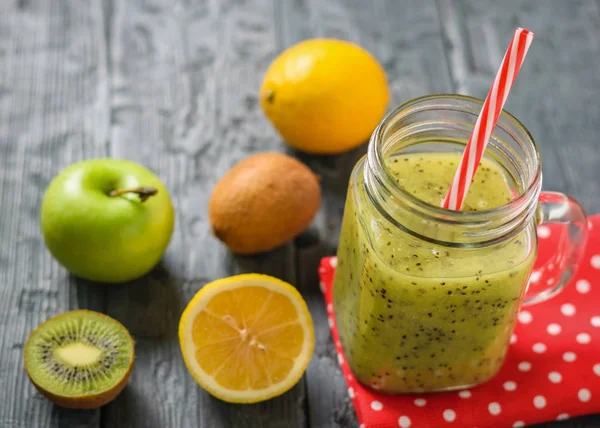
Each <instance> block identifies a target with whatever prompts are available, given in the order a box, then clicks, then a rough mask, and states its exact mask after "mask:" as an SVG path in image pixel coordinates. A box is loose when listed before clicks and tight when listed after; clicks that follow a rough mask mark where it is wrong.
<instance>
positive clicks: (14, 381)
mask: <svg viewBox="0 0 600 428" xmlns="http://www.w3.org/2000/svg"><path fill="white" fill-rule="evenodd" d="M99 5H100V3H98V2H95V3H92V4H90V5H84V3H82V2H81V3H80V2H72V3H67V2H60V1H47V2H46V1H44V2H15V1H8V2H2V3H1V4H0V189H1V190H0V192H1V193H0V207H1V211H2V212H1V215H0V217H1V220H0V239H1V241H2V245H0V386H1V387H0V403H1V404H0V427H10V428H17V427H19V428H21V427H22V428H25V427H40V428H46V427H53V428H54V427H79V428H95V427H99V426H100V412H99V411H81V412H76V411H68V410H64V409H61V408H59V407H54V406H52V405H51V404H50V403H49V402H48V401H46V400H45V399H44V398H42V397H41V395H40V394H39V393H37V391H36V390H35V389H34V388H33V387H32V386H31V384H30V383H29V381H28V380H27V377H26V376H25V373H24V370H23V364H22V359H23V357H22V351H23V345H24V342H25V340H26V338H27V336H28V334H29V332H30V331H31V330H32V329H33V328H34V327H35V326H36V325H38V324H39V323H40V322H42V321H44V320H45V319H47V318H49V317H50V316H52V315H55V314H56V313H59V312H64V311H66V310H68V309H72V308H76V307H79V306H83V307H92V308H95V309H97V310H103V309H104V289H103V287H97V286H87V285H86V284H84V283H83V281H79V280H76V279H74V278H70V277H69V276H68V275H67V274H66V273H65V272H64V270H63V269H60V268H59V267H58V266H57V265H56V263H55V262H53V261H52V259H51V257H50V255H49V253H48V252H47V251H46V249H45V247H44V243H43V240H42V237H41V233H40V229H39V219H38V210H39V206H40V202H41V199H42V195H43V192H44V189H45V187H46V185H47V184H48V182H49V181H50V179H51V178H52V177H53V176H54V175H55V174H56V173H57V172H58V171H59V170H60V169H61V168H62V167H65V166H67V165H68V164H70V163H72V162H74V161H76V160H79V159H82V158H84V157H98V156H105V155H106V154H107V153H106V148H107V142H108V116H107V113H108V104H107V99H106V93H107V91H106V90H107V87H106V85H105V83H104V82H105V80H104V78H105V76H106V67H105V56H104V52H103V48H104V46H103V40H104V38H103V34H102V32H103V27H102V13H101V12H102V11H101V9H100V8H99Z"/></svg>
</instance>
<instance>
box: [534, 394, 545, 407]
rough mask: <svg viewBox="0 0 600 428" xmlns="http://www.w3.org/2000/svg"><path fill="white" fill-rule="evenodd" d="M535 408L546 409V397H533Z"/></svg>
mask: <svg viewBox="0 0 600 428" xmlns="http://www.w3.org/2000/svg"><path fill="white" fill-rule="evenodd" d="M533 406H534V407H535V408H536V409H543V408H544V407H546V397H544V396H543V395H536V396H535V397H533Z"/></svg>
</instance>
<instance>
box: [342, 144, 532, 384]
mask: <svg viewBox="0 0 600 428" xmlns="http://www.w3.org/2000/svg"><path fill="white" fill-rule="evenodd" d="M459 161H460V154H458V153H422V154H409V155H397V156H392V157H390V158H388V159H387V160H386V162H385V163H386V167H387V171H388V173H389V174H390V175H391V176H392V177H393V178H394V179H395V180H396V182H397V184H398V186H400V187H401V188H403V189H404V190H405V191H406V192H409V193H412V194H413V195H415V196H416V197H418V198H419V199H421V200H423V201H425V202H428V203H430V204H432V205H436V206H440V205H441V201H442V199H443V197H444V195H445V193H446V191H447V189H448V187H449V185H450V182H451V180H452V177H453V175H454V172H455V171H456V168H457V165H458V162H459ZM355 175H356V177H355V178H353V180H355V185H354V186H353V185H351V186H350V190H349V192H348V197H347V200H346V208H345V212H344V220H343V224H342V231H341V236H340V245H339V249H338V266H337V272H336V277H335V282H334V289H333V299H334V308H335V316H336V322H337V327H338V331H339V335H340V339H341V342H342V346H343V348H344V352H345V355H346V359H347V360H348V363H349V365H350V368H351V369H352V371H353V373H354V375H355V377H356V378H357V379H358V380H359V381H360V382H361V383H363V384H365V385H367V386H369V387H371V388H373V389H376V390H381V391H385V392H389V393H406V392H421V391H438V390H447V389H456V388H462V387H466V386H469V385H474V384H478V383H481V382H484V381H486V380H488V379H489V378H491V377H492V376H493V375H494V374H495V373H496V372H497V371H498V370H499V368H500V366H501V364H502V361H503V359H504V355H505V353H506V350H507V348H508V344H509V339H510V335H511V332H512V328H513V326H514V321H515V319H516V315H517V312H518V309H519V305H520V303H521V299H522V297H523V293H524V289H525V286H526V284H527V280H528V277H529V274H530V272H531V269H532V265H533V261H534V259H535V253H536V251H535V250H536V244H535V235H534V233H533V232H532V230H531V229H532V228H526V229H524V230H522V231H521V232H519V233H518V234H516V235H515V236H512V237H509V238H508V239H505V240H503V241H502V242H501V243H498V244H494V245H491V246H486V247H476V248H470V247H469V246H451V245H443V244H441V243H437V242H435V241H426V240H424V239H419V238H418V237H415V236H413V235H411V234H409V233H406V231H403V230H401V229H400V228H398V227H396V226H393V225H392V224H391V223H385V221H384V220H383V219H382V220H381V221H379V222H378V221H375V220H373V219H374V218H375V217H376V216H375V215H374V214H373V210H374V209H375V208H374V207H373V206H372V205H371V204H369V202H367V201H368V195H367V194H366V190H365V186H364V182H363V177H362V176H361V175H360V174H355ZM509 178H510V177H509V176H508V174H507V173H506V171H505V170H504V169H503V168H502V167H501V166H500V165H499V164H497V163H496V162H494V161H492V160H489V159H484V160H482V163H481V164H480V166H479V168H478V170H477V173H476V175H475V177H474V180H473V184H472V186H471V188H470V190H469V193H468V195H467V197H466V200H465V203H464V206H463V210H464V211H486V210H490V209H493V208H496V207H499V206H501V205H503V204H506V203H507V202H508V201H510V200H511V199H512V196H511V195H512V193H511V187H510V184H509V183H510V180H509ZM405 220H406V219H405ZM410 220H413V219H408V221H405V222H404V223H405V224H406V223H409V224H410ZM414 220H415V221H417V220H416V219H414Z"/></svg>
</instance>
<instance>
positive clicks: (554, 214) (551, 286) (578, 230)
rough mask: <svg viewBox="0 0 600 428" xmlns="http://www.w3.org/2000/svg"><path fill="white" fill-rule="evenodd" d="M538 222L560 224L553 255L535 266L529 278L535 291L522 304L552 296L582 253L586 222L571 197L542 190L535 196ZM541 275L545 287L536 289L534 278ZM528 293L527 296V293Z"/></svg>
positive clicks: (569, 274) (586, 227) (570, 273)
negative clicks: (560, 231)
mask: <svg viewBox="0 0 600 428" xmlns="http://www.w3.org/2000/svg"><path fill="white" fill-rule="evenodd" d="M538 215H539V219H540V225H544V224H552V223H561V224H563V227H561V228H559V229H560V230H562V234H561V236H560V238H559V239H558V240H557V242H558V244H557V246H556V249H555V251H554V254H553V257H551V258H550V260H549V261H548V262H546V263H545V264H544V265H543V266H540V267H538V268H537V269H535V270H534V271H533V273H532V275H531V277H530V279H529V284H528V287H527V288H528V290H530V286H531V285H532V283H533V282H536V286H535V287H533V288H534V289H535V290H531V291H535V293H527V294H526V296H525V300H524V301H523V305H530V304H533V303H539V302H543V301H545V300H547V299H549V298H550V297H553V296H554V295H555V294H556V293H558V292H559V291H560V290H562V288H563V287H564V286H565V285H567V283H568V282H569V281H570V280H571V278H572V277H573V275H574V274H575V271H576V270H577V266H578V265H579V262H580V260H581V257H582V256H583V252H584V249H585V243H586V241H587V232H588V224H587V217H586V214H585V210H584V209H583V207H582V206H581V205H580V204H579V202H577V201H576V200H575V199H573V198H571V197H570V196H568V195H565V194H563V193H558V192H542V193H541V194H540V197H539V205H538ZM542 277H543V278H544V279H545V280H546V283H547V285H548V287H546V288H544V289H542V290H540V291H538V285H537V281H538V280H539V278H542ZM530 294H531V295H530Z"/></svg>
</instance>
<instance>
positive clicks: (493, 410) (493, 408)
mask: <svg viewBox="0 0 600 428" xmlns="http://www.w3.org/2000/svg"><path fill="white" fill-rule="evenodd" d="M488 411H489V412H490V414H491V415H494V416H497V415H499V414H500V412H502V407H500V404H499V403H496V402H493V403H490V404H488Z"/></svg>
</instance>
